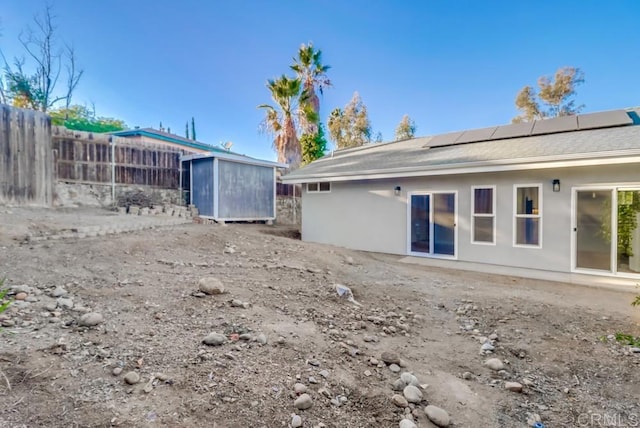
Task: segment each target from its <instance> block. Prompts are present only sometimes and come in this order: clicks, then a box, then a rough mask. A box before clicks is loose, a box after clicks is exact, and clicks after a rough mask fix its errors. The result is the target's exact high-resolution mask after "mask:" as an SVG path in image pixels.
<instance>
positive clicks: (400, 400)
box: [391, 394, 409, 407]
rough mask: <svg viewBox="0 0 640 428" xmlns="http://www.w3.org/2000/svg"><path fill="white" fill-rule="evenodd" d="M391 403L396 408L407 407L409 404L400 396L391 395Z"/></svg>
mask: <svg viewBox="0 0 640 428" xmlns="http://www.w3.org/2000/svg"><path fill="white" fill-rule="evenodd" d="M391 402H392V403H393V404H395V405H396V406H398V407H409V402H408V401H407V399H406V398H404V397H403V396H402V395H400V394H393V397H391Z"/></svg>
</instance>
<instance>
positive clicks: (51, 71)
mask: <svg viewBox="0 0 640 428" xmlns="http://www.w3.org/2000/svg"><path fill="white" fill-rule="evenodd" d="M33 21H34V24H35V29H34V28H31V27H28V28H27V29H26V31H24V32H22V33H20V35H19V36H18V40H19V41H20V43H21V44H22V47H23V48H24V50H25V52H26V54H27V57H29V58H30V59H31V60H32V61H33V63H34V69H35V72H34V73H33V74H32V75H27V74H25V73H24V71H23V68H22V65H24V63H25V61H24V59H18V58H16V60H15V61H14V62H15V64H16V69H15V70H11V69H10V68H9V67H8V66H7V67H6V68H7V73H6V77H7V86H8V95H9V98H11V99H12V100H14V103H15V99H16V96H18V97H20V98H21V102H22V103H23V104H28V105H31V106H33V107H32V108H34V109H36V110H40V111H44V112H46V111H47V110H49V109H50V108H51V107H53V106H54V105H55V104H56V103H58V102H60V101H64V103H65V107H66V108H68V107H69V105H70V104H71V99H72V96H73V92H74V91H75V89H76V87H77V86H78V83H79V82H80V79H81V78H82V75H83V73H84V70H82V69H81V68H78V66H77V58H76V54H75V49H74V48H73V46H71V45H66V46H65V49H64V50H63V49H60V48H59V47H58V43H57V34H56V26H55V23H54V21H55V16H54V15H53V14H52V7H51V6H50V5H47V6H46V7H45V10H44V14H43V15H42V16H40V15H36V16H34V18H33ZM17 64H20V67H17ZM63 64H64V68H65V70H66V78H67V79H66V88H65V91H64V93H63V94H62V95H56V93H55V90H56V86H57V84H58V80H59V78H60V75H61V72H62V68H63ZM26 83H28V84H26ZM15 89H20V90H21V92H20V93H16V91H15Z"/></svg>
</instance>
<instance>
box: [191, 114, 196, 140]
mask: <svg viewBox="0 0 640 428" xmlns="http://www.w3.org/2000/svg"><path fill="white" fill-rule="evenodd" d="M191 139H192V140H193V141H196V120H195V119H194V118H193V117H191Z"/></svg>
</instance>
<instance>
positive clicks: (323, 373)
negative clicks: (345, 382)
mask: <svg viewBox="0 0 640 428" xmlns="http://www.w3.org/2000/svg"><path fill="white" fill-rule="evenodd" d="M318 374H319V375H320V376H322V377H323V378H325V379H326V378H328V377H329V370H320V372H318Z"/></svg>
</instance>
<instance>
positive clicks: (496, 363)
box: [484, 358, 504, 371]
mask: <svg viewBox="0 0 640 428" xmlns="http://www.w3.org/2000/svg"><path fill="white" fill-rule="evenodd" d="M484 365H485V366H487V367H488V368H490V369H491V370H494V371H500V370H504V364H503V363H502V361H500V359H498V358H489V359H488V360H487V361H485V362H484Z"/></svg>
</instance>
